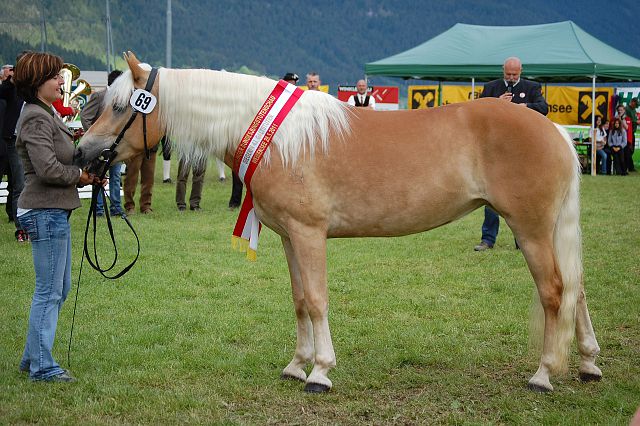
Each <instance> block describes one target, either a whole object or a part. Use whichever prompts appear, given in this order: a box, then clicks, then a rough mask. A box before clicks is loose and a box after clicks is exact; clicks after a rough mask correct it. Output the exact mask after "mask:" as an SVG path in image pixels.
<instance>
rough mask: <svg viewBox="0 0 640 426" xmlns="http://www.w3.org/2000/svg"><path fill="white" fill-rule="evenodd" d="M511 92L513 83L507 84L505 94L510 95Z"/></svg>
mask: <svg viewBox="0 0 640 426" xmlns="http://www.w3.org/2000/svg"><path fill="white" fill-rule="evenodd" d="M511 92H513V83H512V82H509V83H507V93H511Z"/></svg>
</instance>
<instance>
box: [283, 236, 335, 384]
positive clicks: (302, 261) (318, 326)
mask: <svg viewBox="0 0 640 426" xmlns="http://www.w3.org/2000/svg"><path fill="white" fill-rule="evenodd" d="M289 238H290V240H291V246H292V248H293V252H294V255H295V259H297V261H298V267H299V271H300V278H301V280H302V288H303V291H304V303H305V306H306V312H307V313H308V315H309V319H310V320H311V324H312V326H313V341H314V347H315V357H314V363H313V370H312V371H311V374H309V377H308V378H307V384H306V386H305V388H304V390H305V391H307V392H327V391H328V390H329V389H331V386H332V384H331V380H329V377H327V374H328V373H329V370H331V369H332V368H333V367H335V365H336V355H335V352H334V351H333V343H332V341H331V333H330V332H329V317H328V314H329V298H328V290H327V253H326V251H327V239H326V233H325V232H323V230H321V229H319V228H315V227H310V226H305V225H301V224H296V226H293V227H290V228H289Z"/></svg>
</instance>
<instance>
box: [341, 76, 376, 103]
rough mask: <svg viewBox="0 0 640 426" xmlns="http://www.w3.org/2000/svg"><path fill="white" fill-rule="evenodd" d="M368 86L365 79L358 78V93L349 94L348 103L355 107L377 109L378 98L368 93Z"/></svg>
mask: <svg viewBox="0 0 640 426" xmlns="http://www.w3.org/2000/svg"><path fill="white" fill-rule="evenodd" d="M368 88H369V87H368V86H367V82H366V81H365V80H358V82H357V83H356V94H355V95H351V96H349V99H347V103H348V104H349V105H351V106H355V107H364V108H371V109H376V100H375V98H374V97H373V96H371V95H369V94H368V93H367V89H368Z"/></svg>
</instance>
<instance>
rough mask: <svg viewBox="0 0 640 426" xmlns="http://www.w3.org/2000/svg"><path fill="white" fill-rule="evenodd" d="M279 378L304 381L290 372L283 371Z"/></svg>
mask: <svg viewBox="0 0 640 426" xmlns="http://www.w3.org/2000/svg"><path fill="white" fill-rule="evenodd" d="M280 379H282V380H294V381H296V382H304V380H303V379H301V378H300V377H296V376H293V375H291V374H285V373H282V374H281V375H280Z"/></svg>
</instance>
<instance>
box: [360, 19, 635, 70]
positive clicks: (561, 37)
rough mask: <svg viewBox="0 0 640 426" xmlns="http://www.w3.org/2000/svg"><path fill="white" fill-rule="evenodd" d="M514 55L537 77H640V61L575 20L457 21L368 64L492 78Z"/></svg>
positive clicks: (383, 67) (367, 68)
mask: <svg viewBox="0 0 640 426" xmlns="http://www.w3.org/2000/svg"><path fill="white" fill-rule="evenodd" d="M510 56H517V57H519V58H520V59H521V60H522V64H523V69H524V71H523V77H525V78H531V79H535V80H538V81H555V82H567V81H592V80H593V77H594V76H595V77H597V78H598V80H600V81H640V60H638V59H636V58H634V57H632V56H629V55H627V54H625V53H622V52H620V51H619V50H616V49H614V48H613V47H611V46H609V45H607V44H605V43H603V42H601V41H600V40H598V39H597V38H595V37H593V36H592V35H590V34H588V33H587V32H586V31H584V30H583V29H581V28H580V27H578V26H577V25H576V24H574V23H573V22H571V21H565V22H558V23H553V24H542V25H528V26H520V27H486V26H480V25H467V24H456V25H454V26H453V27H451V28H450V29H449V30H447V31H445V32H444V33H442V34H440V35H438V36H436V37H434V38H432V39H431V40H429V41H427V42H425V43H423V44H421V45H419V46H416V47H414V48H412V49H409V50H406V51H404V52H401V53H398V54H396V55H393V56H389V57H388V58H385V59H381V60H379V61H376V62H370V63H368V64H366V65H365V73H366V74H367V75H384V76H390V77H402V78H416V79H423V80H443V81H463V80H466V81H468V80H471V79H475V80H478V81H488V80H492V79H494V78H497V77H499V76H501V75H502V64H503V62H504V60H505V59H506V58H508V57H510Z"/></svg>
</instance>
